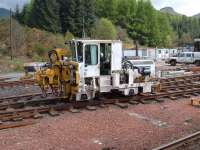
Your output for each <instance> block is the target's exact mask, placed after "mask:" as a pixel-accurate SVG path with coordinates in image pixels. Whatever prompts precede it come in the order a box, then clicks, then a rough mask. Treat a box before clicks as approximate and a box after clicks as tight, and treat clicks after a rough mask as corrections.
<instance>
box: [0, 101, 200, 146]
mask: <svg viewBox="0 0 200 150" xmlns="http://www.w3.org/2000/svg"><path fill="white" fill-rule="evenodd" d="M189 102H190V101H189V100H182V101H174V102H173V101H167V102H165V103H162V104H149V105H142V104H141V105H138V106H129V108H128V109H120V108H118V107H117V106H109V107H108V108H103V109H100V108H98V110H97V111H94V112H90V111H88V110H82V111H81V113H79V114H72V113H69V112H65V113H64V114H62V115H60V116H59V117H56V118H52V117H45V118H44V119H42V120H40V121H39V123H38V124H35V125H32V126H27V127H22V128H16V129H8V130H1V131H0V147H1V149H2V150H13V149H15V150H101V149H104V150H111V149H113V150H148V149H152V148H155V147H157V146H159V145H161V144H166V143H168V142H170V141H173V140H175V139H178V138H181V137H184V136H186V135H188V134H190V133H192V132H195V131H197V130H199V129H200V126H199V123H200V115H199V114H200V109H198V108H194V107H192V106H190V105H189Z"/></svg>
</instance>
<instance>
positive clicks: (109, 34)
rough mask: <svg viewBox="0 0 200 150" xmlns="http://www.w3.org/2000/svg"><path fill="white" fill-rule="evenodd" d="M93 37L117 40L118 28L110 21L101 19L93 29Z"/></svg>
mask: <svg viewBox="0 0 200 150" xmlns="http://www.w3.org/2000/svg"><path fill="white" fill-rule="evenodd" d="M92 37H93V38H96V39H103V40H106V39H110V40H114V39H116V38H117V31H116V27H115V25H114V24H113V23H112V22H111V21H110V20H108V19H106V18H101V19H100V20H99V21H98V22H97V23H96V25H95V27H94V28H93V29H92Z"/></svg>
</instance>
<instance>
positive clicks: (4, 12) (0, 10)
mask: <svg viewBox="0 0 200 150" xmlns="http://www.w3.org/2000/svg"><path fill="white" fill-rule="evenodd" d="M9 15H10V11H9V10H7V9H5V8H0V18H6V17H8V16H9Z"/></svg>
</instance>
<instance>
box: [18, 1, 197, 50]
mask: <svg viewBox="0 0 200 150" xmlns="http://www.w3.org/2000/svg"><path fill="white" fill-rule="evenodd" d="M16 18H17V19H18V20H19V21H20V22H21V23H23V24H26V25H28V26H30V27H36V28H40V29H44V30H47V31H50V32H53V33H58V32H59V33H62V34H63V35H65V34H66V33H72V34H73V35H75V36H76V37H82V35H83V32H82V31H83V27H84V29H85V33H86V35H87V36H88V37H93V38H103V39H108V38H109V39H115V38H120V39H122V40H127V39H132V40H138V41H139V43H140V44H142V45H146V46H154V47H156V46H157V47H171V46H177V45H182V44H185V43H191V42H192V41H193V38H196V37H199V36H200V19H199V18H197V17H193V18H192V17H186V16H182V15H171V14H165V13H161V12H160V11H157V10H155V8H154V7H153V6H152V4H151V2H150V0H95V1H94V0H51V1H49V0H32V1H31V3H30V4H28V5H26V6H25V7H24V9H23V11H22V12H21V13H19V11H17V12H16Z"/></svg>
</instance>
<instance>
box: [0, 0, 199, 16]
mask: <svg viewBox="0 0 200 150" xmlns="http://www.w3.org/2000/svg"><path fill="white" fill-rule="evenodd" d="M28 1H30V0H0V8H1V7H3V8H13V9H15V8H16V5H17V4H19V6H20V7H22V6H23V5H24V4H25V3H27V2H28ZM151 1H152V3H153V5H154V7H155V8H156V9H161V8H163V7H168V6H169V7H173V8H174V10H175V11H177V12H178V13H181V14H184V15H187V16H193V15H195V14H198V13H200V0H151Z"/></svg>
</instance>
